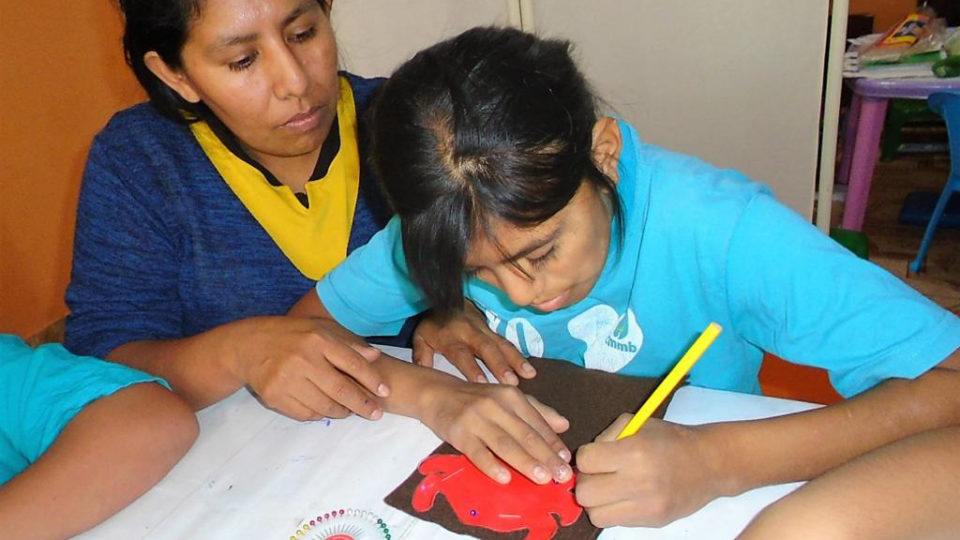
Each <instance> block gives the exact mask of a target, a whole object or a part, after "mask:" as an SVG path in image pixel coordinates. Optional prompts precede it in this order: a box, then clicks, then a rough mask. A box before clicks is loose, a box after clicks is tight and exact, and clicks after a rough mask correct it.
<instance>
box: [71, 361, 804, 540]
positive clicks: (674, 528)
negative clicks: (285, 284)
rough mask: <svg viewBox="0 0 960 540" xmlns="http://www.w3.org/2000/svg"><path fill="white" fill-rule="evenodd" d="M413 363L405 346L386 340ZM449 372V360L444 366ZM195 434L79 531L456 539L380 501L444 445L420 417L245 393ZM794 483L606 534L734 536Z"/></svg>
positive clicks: (723, 409)
mask: <svg viewBox="0 0 960 540" xmlns="http://www.w3.org/2000/svg"><path fill="white" fill-rule="evenodd" d="M385 350H386V351H387V352H388V353H389V354H392V355H394V356H397V357H400V358H404V359H406V360H409V358H410V351H409V350H406V349H394V348H385ZM438 367H441V368H442V369H444V370H445V371H450V372H452V371H453V368H452V366H450V365H449V363H447V362H446V361H445V360H441V361H440V362H439V363H438ZM811 407H814V406H813V405H810V404H806V403H800V402H795V401H786V400H776V399H772V398H764V397H760V396H751V395H744V394H735V393H731V392H720V391H716V390H707V389H703V388H694V387H686V388H682V389H680V390H679V391H678V392H677V393H676V395H675V396H674V398H673V402H672V403H671V405H670V407H669V408H668V409H667V414H666V418H667V419H668V420H671V421H675V422H680V423H687V424H696V423H705V422H712V421H717V420H734V419H745V418H757V417H764V416H774V415H777V414H786V413H789V412H795V411H799V410H805V409H808V408H811ZM199 421H200V437H199V439H198V440H197V443H196V444H195V445H194V447H193V449H191V450H190V452H189V453H188V454H187V455H186V456H185V457H184V458H183V460H181V462H180V463H179V464H177V466H176V467H174V469H173V470H172V471H171V472H170V474H169V475H167V477H166V478H164V479H163V481H161V482H160V483H159V484H158V485H157V486H156V487H154V488H153V489H152V490H150V491H149V492H147V493H146V494H145V495H144V496H143V497H141V498H140V499H138V500H137V501H135V502H134V503H133V504H132V505H130V506H129V507H127V508H126V509H125V510H123V511H121V512H120V513H119V514H117V515H116V516H114V517H113V518H111V519H109V520H107V521H106V522H104V523H103V524H101V525H100V526H98V527H96V528H95V529H93V530H91V531H89V532H88V533H86V534H84V535H81V536H79V537H78V538H81V539H87V540H90V539H97V540H100V539H113V538H116V539H124V540H127V539H129V538H149V539H184V538H204V539H210V540H216V539H221V538H222V539H235V538H278V539H285V538H289V537H290V535H291V534H293V532H294V531H295V530H296V528H297V526H298V525H299V524H300V523H301V522H302V521H303V520H309V519H311V518H313V517H316V516H317V515H322V514H323V513H325V512H329V511H332V510H337V509H340V508H357V509H362V510H368V511H371V512H373V513H375V514H377V515H378V516H380V517H381V518H383V519H384V520H385V521H386V522H387V523H388V524H389V526H390V530H391V535H392V537H393V538H394V539H397V540H400V539H411V540H432V539H447V538H458V537H459V536H458V535H454V534H451V533H450V532H448V531H446V530H445V529H443V528H442V527H440V526H438V525H435V524H433V523H429V522H426V521H422V520H419V519H416V518H414V517H412V516H409V515H407V514H405V513H403V512H400V511H399V510H396V509H393V508H391V507H389V506H387V505H386V504H385V503H384V502H383V498H384V497H385V496H386V495H387V494H388V493H390V492H391V491H392V490H393V489H394V488H395V487H396V486H398V485H400V484H401V483H402V482H403V481H404V480H405V479H406V477H407V476H408V475H409V474H410V472H411V471H413V470H414V469H415V468H416V466H417V464H418V463H419V461H420V460H421V459H422V458H423V457H424V456H426V455H427V454H428V453H429V452H430V451H431V450H433V449H434V448H435V447H436V446H437V445H439V444H440V442H441V441H440V439H438V438H437V437H436V436H435V435H434V434H433V433H432V432H430V430H429V429H427V428H426V427H425V426H423V425H422V424H420V422H418V421H416V420H411V419H409V418H404V417H400V416H393V415H388V416H386V417H384V418H383V419H381V420H380V421H377V422H370V421H367V420H363V419H360V418H357V417H351V418H347V419H343V420H324V421H319V422H309V423H300V422H297V421H294V420H291V419H288V418H285V417H283V416H280V415H278V414H276V413H274V412H272V411H270V410H267V409H265V408H264V407H263V406H262V405H261V404H260V403H259V402H257V401H256V400H255V399H254V398H253V397H252V396H251V395H250V394H249V393H248V392H247V391H246V390H240V391H238V392H237V393H235V394H234V395H232V396H230V397H229V398H227V399H226V400H224V401H222V402H220V403H218V404H216V405H213V406H211V407H209V408H207V409H204V410H203V411H201V412H200V413H199ZM797 485H799V484H791V485H786V486H772V487H767V488H762V489H758V490H754V491H751V492H749V493H745V494H743V495H741V496H739V497H733V498H729V499H720V500H717V501H714V502H713V503H711V504H709V505H708V506H706V507H705V508H703V509H702V510H700V511H699V512H697V513H695V514H693V515H691V516H689V517H687V518H685V519H682V520H679V521H677V522H675V523H673V524H671V525H670V526H668V527H665V528H662V529H625V528H614V529H609V530H607V531H604V533H603V535H602V536H601V538H605V539H611V538H613V539H616V538H636V537H637V536H639V535H640V533H641V530H642V536H643V537H644V538H732V537H734V536H735V535H736V534H737V533H738V532H739V531H740V530H741V529H742V528H743V526H744V525H745V524H746V523H747V522H748V521H749V520H750V518H751V517H752V516H753V515H755V514H756V512H758V511H759V510H760V509H761V508H763V507H764V506H766V505H767V504H769V503H770V502H771V501H773V500H776V499H777V498H779V497H782V496H783V495H784V494H786V493H788V492H789V491H791V490H792V489H795V488H796V486H797Z"/></svg>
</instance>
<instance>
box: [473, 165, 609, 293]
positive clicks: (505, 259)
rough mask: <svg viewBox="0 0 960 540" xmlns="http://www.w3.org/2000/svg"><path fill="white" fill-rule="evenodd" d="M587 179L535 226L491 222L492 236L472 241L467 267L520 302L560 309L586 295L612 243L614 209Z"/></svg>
mask: <svg viewBox="0 0 960 540" xmlns="http://www.w3.org/2000/svg"><path fill="white" fill-rule="evenodd" d="M607 196H608V195H606V194H604V193H602V192H601V191H600V190H599V189H598V188H597V187H595V186H594V185H593V184H591V183H589V182H584V183H583V184H581V185H580V189H579V190H577V193H576V194H575V195H574V197H573V199H571V200H570V202H569V203H568V204H567V206H565V207H564V208H563V209H562V210H560V211H559V212H557V213H556V214H554V215H553V216H552V217H551V218H550V219H548V220H546V221H544V222H543V223H541V224H539V225H537V226H535V227H518V226H516V225H513V224H511V223H508V222H506V221H503V220H500V221H495V222H493V223H492V224H491V225H492V226H491V227H490V231H491V236H492V237H493V238H494V239H495V240H494V241H491V240H490V239H489V238H488V237H486V236H485V235H482V234H481V235H478V237H477V238H476V239H474V241H473V242H471V243H470V249H469V251H468V254H467V258H466V261H465V269H466V271H467V272H468V273H470V274H472V275H474V276H475V277H476V278H477V279H480V280H481V281H484V282H486V283H489V284H490V285H493V286H494V287H496V288H498V289H500V290H501V291H503V292H504V293H506V294H507V296H508V297H509V298H510V301H511V302H513V303H514V304H516V305H518V306H529V307H531V308H533V309H536V310H538V311H543V312H549V311H556V310H558V309H561V308H564V307H567V306H570V305H572V304H575V303H576V302H579V301H580V300H583V299H584V298H585V297H586V296H587V294H589V293H590V290H591V289H592V288H593V285H594V284H595V283H596V282H597V279H599V277H600V274H601V272H602V271H603V266H604V264H605V262H606V258H607V249H608V247H609V245H610V219H611V212H610V208H609V204H608V203H607V201H606V197H607Z"/></svg>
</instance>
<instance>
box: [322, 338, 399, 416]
mask: <svg viewBox="0 0 960 540" xmlns="http://www.w3.org/2000/svg"><path fill="white" fill-rule="evenodd" d="M327 341H328V343H327V344H326V347H325V349H324V350H322V351H315V352H316V353H319V355H314V356H313V357H312V360H313V363H314V365H316V366H317V367H319V368H321V369H322V366H323V365H324V364H325V363H327V362H329V363H330V364H331V365H333V366H334V367H336V368H337V369H338V370H339V371H340V372H342V373H344V374H346V375H349V376H350V378H352V379H353V380H354V381H356V382H358V383H360V384H361V385H362V386H363V387H364V388H366V389H367V390H369V391H370V393H372V394H374V395H377V396H380V397H387V396H388V395H390V389H389V388H387V385H386V384H385V383H384V382H383V378H382V377H381V376H380V373H378V372H377V370H376V368H375V367H374V366H373V365H372V364H371V362H370V360H369V359H368V358H367V357H366V356H364V355H363V354H361V353H359V352H357V350H356V349H354V348H353V347H352V346H350V345H347V344H345V343H343V342H340V341H337V340H336V339H333V340H327ZM377 353H378V355H379V351H377ZM321 388H323V386H321ZM335 388H336V389H337V390H340V391H343V390H347V389H345V388H340V387H335ZM328 395H330V394H328ZM330 397H332V398H333V399H335V400H336V401H338V402H339V403H343V402H342V401H340V400H339V399H337V396H335V395H331V396H330ZM343 404H344V405H347V404H346V403H343Z"/></svg>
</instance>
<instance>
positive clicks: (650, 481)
mask: <svg viewBox="0 0 960 540" xmlns="http://www.w3.org/2000/svg"><path fill="white" fill-rule="evenodd" d="M631 416H632V415H630V414H624V415H621V416H620V418H618V419H617V421H616V422H614V423H613V424H611V425H610V427H608V428H607V429H606V430H604V432H603V433H601V434H600V435H599V436H598V437H597V439H596V441H594V442H593V443H590V444H586V445H584V446H582V447H580V449H579V450H578V451H577V469H578V470H579V473H578V476H577V488H576V496H577V502H578V503H580V505H581V506H583V507H584V509H586V511H587V514H588V515H589V516H590V521H591V522H593V524H594V525H596V526H597V527H612V526H615V525H626V526H634V527H635V526H643V527H661V526H663V525H666V524H668V523H670V522H671V521H673V520H675V519H678V518H681V517H683V516H686V515H688V514H691V513H693V512H695V511H696V510H698V509H700V508H701V507H702V506H703V505H705V504H706V503H708V502H709V501H711V500H713V499H715V498H716V497H718V496H719V495H720V494H721V493H720V492H719V489H718V487H717V486H715V485H714V482H715V478H716V476H715V475H713V474H712V473H711V470H710V468H709V467H708V464H709V460H708V459H707V452H706V451H705V450H706V448H705V441H704V440H703V438H702V437H701V432H700V431H698V429H697V428H695V427H689V426H683V425H680V424H673V423H670V422H664V421H663V420H658V419H656V418H651V419H650V420H648V421H647V422H646V424H644V426H643V429H642V430H640V432H639V433H638V434H636V435H634V436H632V437H627V438H626V439H622V440H620V441H616V440H615V439H616V437H617V435H618V434H619V433H620V430H621V429H623V427H624V426H625V425H626V424H627V422H628V421H629V420H630V418H631Z"/></svg>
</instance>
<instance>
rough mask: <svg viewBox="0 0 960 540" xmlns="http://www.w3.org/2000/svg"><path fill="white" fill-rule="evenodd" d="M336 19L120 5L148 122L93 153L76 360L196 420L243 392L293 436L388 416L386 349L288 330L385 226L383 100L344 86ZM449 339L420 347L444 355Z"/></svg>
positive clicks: (281, 8)
mask: <svg viewBox="0 0 960 540" xmlns="http://www.w3.org/2000/svg"><path fill="white" fill-rule="evenodd" d="M331 3H332V0H270V1H258V0H204V1H201V0H193V1H190V2H170V1H166V2H156V1H153V0H121V2H120V8H121V10H122V11H123V14H124V16H125V33H124V49H125V53H126V57H127V61H128V63H129V64H130V66H131V67H132V69H133V71H134V74H135V75H136V76H137V79H138V80H139V81H140V83H141V84H142V86H143V87H144V89H145V90H146V91H147V94H148V95H149V98H150V103H149V104H141V105H137V106H134V107H132V108H130V109H128V110H125V111H123V112H120V113H119V114H117V115H116V116H115V117H114V118H113V119H112V120H111V121H110V123H109V124H108V125H107V127H106V128H105V129H104V130H103V131H102V132H101V133H100V134H99V135H98V136H97V137H96V139H95V140H94V143H93V146H92V148H91V150H90V155H89V159H88V163H87V168H86V171H85V173H84V181H83V187H82V190H81V195H80V204H79V208H78V215H77V229H76V241H75V245H74V262H73V274H72V280H71V283H70V286H69V289H68V291H67V302H68V304H69V306H70V309H71V315H70V317H69V319H68V321H67V336H66V342H67V345H68V347H70V348H71V349H72V350H73V351H74V352H77V353H79V354H87V355H94V356H101V357H106V358H108V359H110V360H113V361H116V362H120V363H124V364H128V365H131V366H133V367H136V368H140V369H142V370H144V371H147V372H150V373H153V374H156V375H159V376H162V377H163V378H165V379H166V380H168V381H169V382H170V383H171V385H172V386H173V388H174V389H175V390H177V391H178V392H179V393H180V394H181V395H183V396H184V397H185V398H186V399H187V400H188V401H189V402H191V404H192V405H193V406H194V407H196V408H202V407H204V406H206V405H209V404H211V403H214V402H216V401H218V400H220V399H222V398H224V397H226V396H227V395H229V394H231V393H232V392H234V391H235V390H236V389H238V388H240V387H241V386H244V385H248V386H249V387H251V389H252V390H253V391H254V392H255V393H256V394H257V395H258V396H259V397H260V399H261V400H262V401H263V402H264V403H265V405H267V406H269V407H271V408H274V409H276V410H277V411H279V412H281V413H283V414H286V415H288V416H291V417H293V418H297V419H311V418H318V417H323V416H330V417H340V416H344V415H346V414H348V413H349V412H350V411H353V412H356V413H358V414H361V415H363V416H365V417H367V418H377V417H379V416H380V414H381V408H380V406H379V405H377V404H376V403H375V401H374V400H373V399H371V398H372V397H373V395H379V396H383V395H385V394H386V393H387V392H388V389H387V388H386V387H385V386H384V385H383V384H382V382H381V380H380V378H379V376H378V375H377V374H376V373H375V372H374V371H373V370H372V369H371V367H370V366H369V362H370V361H372V360H374V359H375V358H377V356H378V353H377V352H376V351H375V350H374V349H372V348H370V347H369V346H367V345H366V344H364V343H363V342H361V341H359V340H356V339H351V337H349V336H343V335H342V334H343V332H342V330H338V329H337V328H335V327H334V326H333V325H328V324H327V323H323V322H317V321H310V320H305V319H294V318H288V317H282V316H279V315H282V314H283V313H284V312H285V311H286V310H287V309H288V308H289V307H290V306H291V305H293V303H294V302H295V301H296V300H297V299H299V298H300V297H301V296H303V295H304V293H305V292H306V291H308V290H310V288H311V286H312V284H313V283H314V282H315V280H317V279H319V278H320V277H322V276H323V275H324V274H325V273H326V272H327V271H328V270H329V269H330V268H332V267H333V266H334V265H336V264H337V263H338V262H339V261H340V260H342V259H343V258H344V257H345V256H346V254H347V253H348V252H350V251H352V250H353V249H354V248H356V247H357V246H360V245H362V244H364V243H365V242H366V241H367V240H368V239H369V238H370V236H371V235H372V234H373V233H374V232H375V231H377V230H378V229H380V227H381V226H382V225H383V224H384V223H385V220H386V218H387V217H388V215H387V214H388V213H387V211H386V207H385V205H384V204H383V203H382V200H381V198H380V194H379V191H378V190H377V188H376V185H375V182H374V180H373V179H372V178H371V177H370V175H369V174H368V172H367V167H366V165H365V163H364V160H363V159H362V156H363V155H364V151H365V141H364V139H363V131H362V130H361V129H359V127H358V118H359V117H360V116H361V115H362V114H363V111H364V110H365V109H366V107H367V104H368V102H369V101H370V99H371V96H372V94H373V92H374V91H375V89H376V88H377V86H378V85H379V83H380V81H379V80H369V79H362V78H360V77H356V76H353V75H350V74H347V73H340V74H338V72H337V47H336V43H335V39H334V35H333V30H332V28H331V25H330V19H329V15H330V9H331ZM318 247H319V249H318ZM459 324H460V326H461V327H465V328H466V330H467V331H470V332H472V333H469V334H467V335H468V336H469V335H472V336H473V339H476V337H477V336H481V337H482V336H483V335H485V334H483V333H482V332H481V331H480V330H477V329H478V328H480V329H483V330H485V327H484V326H483V325H482V323H474V324H470V323H469V322H466V323H465V322H464V321H461V322H460V323H459ZM437 328H438V326H437V325H436V324H433V325H431V326H430V327H429V329H431V330H432V331H428V332H426V333H424V337H422V338H420V339H418V343H423V344H426V343H443V342H444V340H447V341H449V338H444V337H443V335H442V334H439V333H438V332H437ZM462 333H463V331H461V334H462ZM446 335H447V336H449V334H446ZM345 340H349V342H350V343H351V344H352V346H346V345H343V343H344V341H345ZM454 341H456V340H454ZM438 348H439V349H442V346H439V347H438ZM488 349H489V347H488ZM503 349H504V350H505V351H510V348H509V346H506V347H503ZM452 356H461V357H462V356H464V355H462V354H459V355H457V354H453V355H452ZM510 358H511V359H512V361H513V362H515V363H516V364H517V365H520V364H521V363H522V359H520V358H519V355H518V354H517V353H516V352H513V353H512V356H511V357H510ZM469 360H470V361H472V356H471V357H470V358H469ZM474 369H475V367H474Z"/></svg>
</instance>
